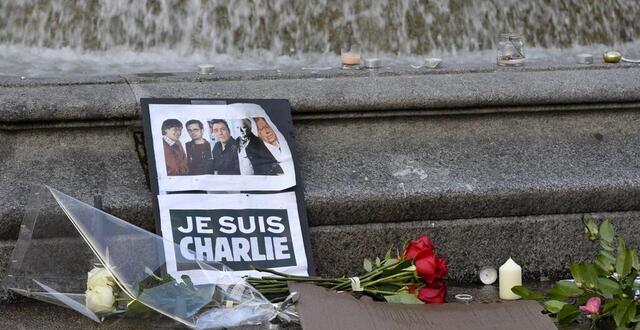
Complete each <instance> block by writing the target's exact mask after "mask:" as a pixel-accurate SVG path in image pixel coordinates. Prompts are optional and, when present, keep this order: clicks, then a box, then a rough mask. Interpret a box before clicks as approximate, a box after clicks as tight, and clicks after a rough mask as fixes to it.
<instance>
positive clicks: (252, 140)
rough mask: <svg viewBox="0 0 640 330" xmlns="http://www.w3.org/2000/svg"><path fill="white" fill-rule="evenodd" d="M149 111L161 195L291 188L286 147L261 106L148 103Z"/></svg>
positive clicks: (292, 181)
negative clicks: (185, 192) (186, 192)
mask: <svg viewBox="0 0 640 330" xmlns="http://www.w3.org/2000/svg"><path fill="white" fill-rule="evenodd" d="M148 111H149V125H150V131H151V133H152V137H151V139H152V146H153V157H154V160H155V170H156V173H157V179H158V188H159V191H161V192H178V191H192V190H201V191H243V190H251V191H254V190H270V191H274V190H276V191H279V190H284V189H287V188H289V187H292V186H294V185H295V184H296V178H295V172H294V164H293V158H292V154H291V151H290V149H289V145H288V143H287V141H286V139H285V138H284V136H283V134H282V133H281V132H280V130H279V129H278V127H277V126H276V125H275V124H274V123H273V121H272V120H271V118H270V117H269V116H268V115H267V113H266V112H265V110H264V109H263V108H262V107H261V106H260V105H257V104H253V103H235V104H229V105H226V104H149V108H148Z"/></svg>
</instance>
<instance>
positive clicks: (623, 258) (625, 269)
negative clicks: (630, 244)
mask: <svg viewBox="0 0 640 330" xmlns="http://www.w3.org/2000/svg"><path fill="white" fill-rule="evenodd" d="M618 242H619V244H618V256H617V257H616V272H617V273H618V275H619V276H620V278H625V277H627V275H629V272H630V271H631V263H632V262H633V259H632V255H631V251H629V250H628V249H627V247H626V246H625V244H624V240H623V239H622V238H620V239H619V240H618Z"/></svg>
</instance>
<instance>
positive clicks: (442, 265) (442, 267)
mask: <svg viewBox="0 0 640 330" xmlns="http://www.w3.org/2000/svg"><path fill="white" fill-rule="evenodd" d="M436 263H437V264H438V268H437V271H436V277H437V278H445V277H447V275H449V269H448V267H447V261H446V260H444V258H442V257H436Z"/></svg>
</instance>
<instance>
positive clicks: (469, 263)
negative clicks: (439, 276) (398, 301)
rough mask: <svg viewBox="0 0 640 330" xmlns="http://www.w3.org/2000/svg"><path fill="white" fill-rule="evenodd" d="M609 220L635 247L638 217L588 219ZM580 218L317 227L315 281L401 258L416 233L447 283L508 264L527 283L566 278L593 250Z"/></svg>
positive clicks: (469, 280)
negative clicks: (389, 256) (432, 247)
mask: <svg viewBox="0 0 640 330" xmlns="http://www.w3.org/2000/svg"><path fill="white" fill-rule="evenodd" d="M592 216H595V217H597V218H605V217H606V218H610V219H612V222H613V224H614V227H615V228H616V230H617V231H618V232H619V233H621V234H622V236H623V237H624V238H625V241H626V242H627V243H628V245H629V246H631V247H633V248H635V249H637V248H638V247H639V246H640V239H639V237H640V227H639V226H638V221H640V213H638V212H624V213H605V214H592ZM581 218H582V214H566V215H542V216H527V217H508V218H483V219H458V220H443V221H415V222H404V223H389V224H376V223H370V224H362V225H345V226H320V227H314V228H312V229H311V232H312V235H311V237H312V246H313V252H314V260H315V261H316V264H317V266H318V273H319V275H320V276H331V277H333V276H343V275H349V276H354V275H357V274H362V273H363V272H364V271H363V269H362V260H363V259H364V258H375V257H376V256H383V255H384V253H385V252H386V250H387V249H389V248H393V249H394V251H399V253H401V252H402V249H403V244H404V242H406V241H407V240H409V239H414V238H415V237H417V236H418V235H420V234H422V233H426V234H428V235H429V236H430V237H431V238H432V240H433V241H434V242H435V244H436V252H437V253H438V254H439V255H442V256H443V257H444V258H445V259H446V260H447V262H448V264H449V278H448V280H449V281H450V282H452V283H478V284H479V283H480V281H479V278H478V271H479V270H480V269H481V268H482V267H485V266H491V267H494V268H496V269H497V268H499V266H500V265H502V264H503V263H504V262H505V261H506V260H507V259H508V258H513V260H515V261H516V262H517V263H518V264H519V265H521V266H522V267H523V277H524V279H525V280H527V281H538V280H540V279H543V280H544V279H563V278H568V277H569V276H570V274H569V270H568V265H569V262H570V261H572V260H573V261H581V260H590V258H592V257H593V256H594V255H595V253H596V252H597V250H598V246H597V244H595V243H591V242H590V241H588V240H587V239H586V238H584V237H583V228H584V227H583V224H582V220H581Z"/></svg>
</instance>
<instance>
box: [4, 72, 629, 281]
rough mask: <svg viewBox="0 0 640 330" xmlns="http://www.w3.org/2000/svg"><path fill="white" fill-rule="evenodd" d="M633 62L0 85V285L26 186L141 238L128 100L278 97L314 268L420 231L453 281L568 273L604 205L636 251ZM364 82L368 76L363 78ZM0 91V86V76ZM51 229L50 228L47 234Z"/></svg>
mask: <svg viewBox="0 0 640 330" xmlns="http://www.w3.org/2000/svg"><path fill="white" fill-rule="evenodd" d="M638 73H640V69H639V68H638V67H637V66H635V67H631V66H624V65H621V66H599V65H596V66H593V67H590V68H588V69H577V68H575V67H564V68H552V69H551V70H542V69H540V68H536V67H532V68H524V69H506V70H502V69H499V70H495V69H480V70H467V71H460V72H457V71H453V70H449V71H446V70H445V71H441V72H439V73H435V72H430V73H427V72H420V73H415V72H414V73H407V72H399V73H398V72H381V73H380V74H379V76H376V77H371V76H370V75H369V74H368V73H366V72H357V73H343V72H334V73H331V72H328V73H304V74H297V73H287V72H285V73H282V74H279V73H273V72H272V73H268V74H267V73H265V74H264V75H262V76H260V75H255V74H254V75H253V76H246V74H236V75H235V76H234V75H233V74H229V76H226V77H225V76H221V77H200V76H194V75H189V74H185V75H167V76H165V77H159V76H157V75H156V76H154V77H142V76H128V77H127V76H125V77H105V78H100V79H95V80H94V81H92V80H87V79H85V80H76V81H67V80H65V81H56V80H47V79H43V80H25V81H22V80H17V81H14V80H10V79H4V80H2V81H0V90H1V91H2V92H3V93H0V104H3V106H2V107H0V113H1V114H2V120H1V122H0V139H1V140H2V141H3V143H2V144H0V164H1V165H2V168H3V171H2V174H1V175H0V223H1V224H2V226H0V241H2V244H1V245H2V248H1V249H0V251H2V252H1V253H0V265H2V266H0V274H1V273H3V272H4V270H6V268H5V267H6V266H5V265H6V262H7V259H8V253H9V252H8V251H9V250H10V247H11V246H12V244H13V241H15V239H16V238H17V234H18V231H19V226H20V221H21V218H22V215H23V214H24V207H25V204H26V201H27V200H28V197H29V187H30V184H31V183H32V182H34V183H44V184H48V185H50V186H52V187H55V188H57V189H58V190H60V191H62V192H65V193H67V194H69V195H71V196H75V197H77V198H79V199H81V200H84V201H87V202H91V201H92V194H93V193H94V192H96V191H99V192H101V193H102V195H103V196H104V204H105V207H106V209H107V211H109V212H110V213H113V214H114V215H116V216H118V217H121V218H123V219H125V220H127V221H130V222H132V223H134V224H136V225H138V226H141V227H144V228H147V229H150V230H153V228H154V224H153V217H152V211H151V198H152V195H151V193H150V192H149V187H148V182H147V179H146V173H147V169H146V162H145V161H144V159H145V155H144V148H143V142H142V141H143V139H142V136H141V135H140V128H139V125H140V123H139V120H138V111H139V109H138V108H137V103H136V102H137V101H136V100H137V97H142V96H158V97H160V96H162V97H177V96H183V97H245V98H252V97H253V98H255V97H280V98H290V99H291V101H292V106H293V108H294V126H295V127H296V131H297V137H296V139H297V143H296V145H297V148H298V151H299V156H300V167H301V170H302V175H303V178H304V183H305V203H306V206H307V210H308V214H309V222H310V225H311V235H312V244H313V249H314V256H315V261H316V263H317V265H318V270H319V273H320V274H322V275H344V274H353V273H357V272H358V270H359V269H360V264H361V262H362V258H364V257H367V256H374V255H380V254H383V253H384V250H386V249H387V248H388V247H389V246H390V245H392V244H398V243H399V242H402V241H404V240H407V239H409V238H412V237H415V236H416V235H418V234H419V233H422V232H427V233H428V234H429V235H431V236H432V237H433V238H434V240H435V241H436V242H437V243H438V245H439V248H440V250H439V252H440V253H442V255H444V256H445V257H446V258H447V259H448V260H449V262H450V265H451V267H450V268H451V281H454V282H470V281H473V280H474V279H475V277H476V275H475V274H476V272H477V269H478V267H480V266H483V265H493V266H498V265H499V263H501V262H502V261H504V260H506V258H508V257H509V256H512V257H514V258H515V259H516V261H517V262H519V263H520V264H522V265H525V269H527V270H528V272H526V273H525V274H526V275H525V276H527V277H528V278H532V279H537V278H539V277H541V276H546V277H552V278H555V277H559V276H566V270H565V269H566V263H567V262H568V260H570V259H571V258H574V257H578V258H584V257H586V256H587V255H588V254H589V253H590V252H592V250H590V247H589V245H588V244H587V243H586V242H583V240H582V239H581V238H580V237H579V234H580V231H581V222H580V218H581V215H582V214H583V213H592V212H597V213H602V212H613V213H611V215H612V216H613V217H614V221H615V224H616V226H619V228H620V229H623V230H624V232H625V234H626V235H628V238H629V239H630V243H631V244H632V245H634V246H637V244H638V242H637V237H640V236H638V235H637V232H638V230H640V226H639V225H638V222H637V221H636V220H637V218H638V214H637V213H636V212H637V211H639V210H640V198H639V197H640V175H639V173H640V171H639V167H640V153H638V152H637V149H638V146H639V145H640V136H639V135H638V127H639V125H638V124H639V123H640V106H639V104H640V93H638V92H637V91H638V90H640V80H638V79H637V76H638ZM372 78H375V79H374V80H371V79H372ZM0 80H1V79H0ZM52 230H55V228H52Z"/></svg>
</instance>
